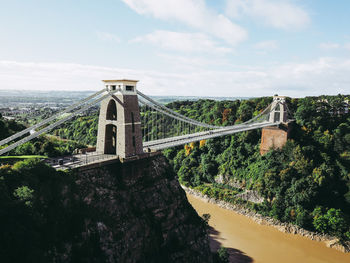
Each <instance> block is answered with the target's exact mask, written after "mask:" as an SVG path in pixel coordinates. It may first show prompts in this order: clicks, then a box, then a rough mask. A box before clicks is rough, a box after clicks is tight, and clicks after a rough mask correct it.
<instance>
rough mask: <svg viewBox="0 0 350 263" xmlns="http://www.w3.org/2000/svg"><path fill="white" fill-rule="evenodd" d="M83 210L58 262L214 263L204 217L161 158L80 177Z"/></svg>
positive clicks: (76, 193)
mask: <svg viewBox="0 0 350 263" xmlns="http://www.w3.org/2000/svg"><path fill="white" fill-rule="evenodd" d="M75 176H76V179H75V186H74V188H75V189H74V190H73V192H74V196H75V199H76V200H77V201H78V200H79V203H81V205H82V207H83V208H82V209H81V211H82V212H81V213H79V215H78V218H80V219H77V222H75V225H76V226H77V228H78V229H79V230H78V231H77V229H75V230H74V232H75V234H74V238H73V239H72V240H67V241H65V244H64V245H63V246H62V248H61V249H59V251H56V252H52V256H53V257H54V258H55V261H58V262H62V261H63V262H212V260H211V254H210V250H209V243H208V237H207V235H206V231H205V228H204V226H203V223H202V221H201V219H200V217H199V216H198V215H197V214H196V212H195V210H194V209H193V208H192V206H191V205H190V204H189V203H188V201H187V199H186V195H185V192H184V191H183V190H182V188H181V187H180V185H179V183H178V181H177V179H176V178H175V176H174V173H173V172H172V170H171V169H170V168H169V166H168V163H167V162H166V160H165V158H164V157H163V156H161V155H159V156H156V157H152V158H147V159H142V160H138V161H133V162H130V163H114V164H110V165H108V166H104V167H100V168H90V169H89V168H87V169H85V170H80V171H76V172H75Z"/></svg>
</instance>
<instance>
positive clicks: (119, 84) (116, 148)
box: [96, 79, 143, 159]
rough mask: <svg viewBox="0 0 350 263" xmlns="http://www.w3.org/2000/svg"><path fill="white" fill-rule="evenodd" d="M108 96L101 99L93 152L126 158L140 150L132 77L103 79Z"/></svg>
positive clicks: (136, 106) (135, 98)
mask: <svg viewBox="0 0 350 263" xmlns="http://www.w3.org/2000/svg"><path fill="white" fill-rule="evenodd" d="M103 82H104V83H105V86H106V88H107V89H108V91H115V90H118V91H117V92H116V93H114V94H113V95H112V96H110V97H108V98H106V99H104V100H103V101H102V102H101V108H100V116H99V120H98V132H97V145H96V152H98V153H103V154H116V155H118V156H119V157H120V158H123V159H124V158H128V157H132V156H135V155H139V154H142V153H143V147H142V133H141V117H140V110H139V103H138V98H137V92H136V83H137V81H136V80H126V79H122V80H104V81H103Z"/></svg>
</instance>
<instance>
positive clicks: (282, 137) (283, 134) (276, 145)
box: [260, 125, 289, 155]
mask: <svg viewBox="0 0 350 263" xmlns="http://www.w3.org/2000/svg"><path fill="white" fill-rule="evenodd" d="M288 137H289V126H288V125H280V126H279V127H266V128H263V129H262V134H261V143H260V154H261V155H263V154H265V153H267V152H268V151H269V150H270V149H271V148H272V149H280V148H282V147H283V146H284V145H285V144H286V142H287V140H288Z"/></svg>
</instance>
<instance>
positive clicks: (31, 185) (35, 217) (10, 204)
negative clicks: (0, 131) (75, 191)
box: [0, 159, 84, 262]
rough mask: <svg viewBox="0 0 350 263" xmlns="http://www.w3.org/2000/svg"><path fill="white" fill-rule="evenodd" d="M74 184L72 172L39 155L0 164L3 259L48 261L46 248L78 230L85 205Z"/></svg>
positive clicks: (0, 241)
mask: <svg viewBox="0 0 350 263" xmlns="http://www.w3.org/2000/svg"><path fill="white" fill-rule="evenodd" d="M73 184H74V178H73V175H71V174H68V173H64V172H59V171H56V170H55V169H53V168H51V167H49V166H47V165H45V164H44V163H42V162H41V161H40V160H38V159H28V160H25V161H21V162H17V163H16V164H15V165H13V166H12V167H11V166H10V165H4V166H0V232H1V235H0V244H1V245H0V255H1V260H2V262H51V260H49V258H48V257H49V255H48V254H47V253H46V252H47V251H50V250H51V251H53V250H55V249H57V248H58V247H59V244H61V243H64V242H65V240H68V239H69V238H70V237H71V236H74V235H77V234H78V233H79V231H80V230H81V229H79V227H78V226H79V225H80V224H77V222H79V221H80V222H83V218H82V215H83V212H82V211H83V210H84V205H83V203H82V202H78V201H77V200H76V199H75V198H74V196H73V195H72V194H71V189H72V187H73Z"/></svg>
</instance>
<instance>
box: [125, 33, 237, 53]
mask: <svg viewBox="0 0 350 263" xmlns="http://www.w3.org/2000/svg"><path fill="white" fill-rule="evenodd" d="M131 42H147V43H150V44H153V45H155V46H159V47H161V48H164V49H168V50H175V51H184V52H207V53H229V52H232V49H231V48H227V47H221V46H218V45H217V43H215V42H214V41H212V40H211V39H210V38H209V37H208V36H207V35H205V34H202V33H180V32H173V31H164V30H157V31H154V32H153V33H151V34H147V35H145V36H141V37H138V38H136V39H133V40H131Z"/></svg>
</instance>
